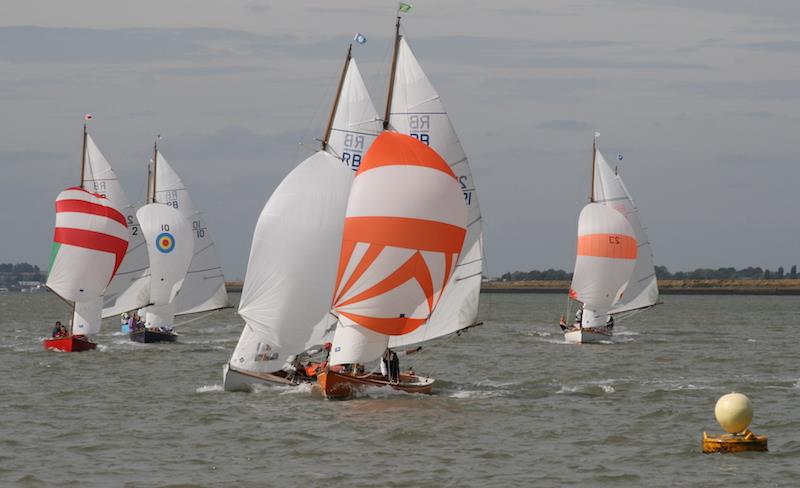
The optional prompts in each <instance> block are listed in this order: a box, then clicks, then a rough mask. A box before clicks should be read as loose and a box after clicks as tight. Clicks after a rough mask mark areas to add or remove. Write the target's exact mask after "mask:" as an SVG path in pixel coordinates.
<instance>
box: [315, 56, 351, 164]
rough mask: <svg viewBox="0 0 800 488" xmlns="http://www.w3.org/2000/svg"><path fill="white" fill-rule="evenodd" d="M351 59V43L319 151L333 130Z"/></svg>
mask: <svg viewBox="0 0 800 488" xmlns="http://www.w3.org/2000/svg"><path fill="white" fill-rule="evenodd" d="M352 57H353V43H350V46H348V48H347V56H345V58H344V66H342V76H341V77H339V86H338V87H336V97H334V99H333V107H331V116H330V117H328V127H326V128H325V135H324V136H323V138H322V144H321V145H320V149H322V150H323V151H324V150H325V149H327V148H328V141H329V140H330V138H331V131H332V130H333V119H334V117H336V109H337V108H339V98H341V96H342V88H344V77H345V76H347V68H348V67H349V66H350V59H351V58H352Z"/></svg>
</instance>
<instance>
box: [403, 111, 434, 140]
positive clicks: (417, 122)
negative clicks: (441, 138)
mask: <svg viewBox="0 0 800 488" xmlns="http://www.w3.org/2000/svg"><path fill="white" fill-rule="evenodd" d="M408 128H409V131H408V135H410V136H411V137H413V138H414V139H416V140H418V141H419V142H421V143H423V144H425V145H428V146H430V145H431V136H430V134H428V132H429V131H430V130H431V116H430V115H409V116H408Z"/></svg>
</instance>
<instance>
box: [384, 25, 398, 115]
mask: <svg viewBox="0 0 800 488" xmlns="http://www.w3.org/2000/svg"><path fill="white" fill-rule="evenodd" d="M399 48H400V16H399V15H398V16H397V24H395V34H394V53H393V54H392V72H391V73H390V74H389V91H388V93H387V95H386V112H385V113H384V116H383V130H386V129H388V128H389V115H390V114H389V112H390V111H391V110H392V95H393V92H394V76H395V72H396V71H397V50H398V49H399Z"/></svg>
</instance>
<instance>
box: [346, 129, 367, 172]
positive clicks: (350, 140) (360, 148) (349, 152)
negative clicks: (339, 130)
mask: <svg viewBox="0 0 800 488" xmlns="http://www.w3.org/2000/svg"><path fill="white" fill-rule="evenodd" d="M344 148H345V150H344V151H342V161H343V162H344V164H346V165H347V166H349V167H350V169H352V170H353V171H358V168H359V167H360V166H361V158H362V156H363V154H364V136H362V135H360V134H352V133H347V134H345V136H344Z"/></svg>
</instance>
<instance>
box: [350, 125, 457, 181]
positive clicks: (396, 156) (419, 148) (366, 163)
mask: <svg viewBox="0 0 800 488" xmlns="http://www.w3.org/2000/svg"><path fill="white" fill-rule="evenodd" d="M409 139H412V140H414V142H415V143H416V144H414V143H412V144H409ZM409 164H411V165H414V166H425V167H428V168H433V169H437V170H439V171H441V172H443V173H446V174H448V175H450V177H451V178H453V179H454V180H455V179H456V175H455V173H453V170H452V169H450V166H449V165H448V164H447V162H445V160H444V159H442V157H441V156H439V154H438V153H437V152H436V151H434V150H433V149H431V148H430V147H428V146H427V145H425V144H422V143H420V142H419V141H417V139H415V138H413V137H411V136H407V135H405V134H400V133H398V132H391V131H386V132H383V133H381V135H380V137H378V138H377V139H375V142H373V143H372V145H371V146H370V148H369V151H367V154H366V156H365V157H364V160H363V161H361V166H359V168H358V173H356V176H358V175H359V174H361V173H363V172H365V171H369V170H371V169H375V168H381V167H383V166H393V165H409Z"/></svg>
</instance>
